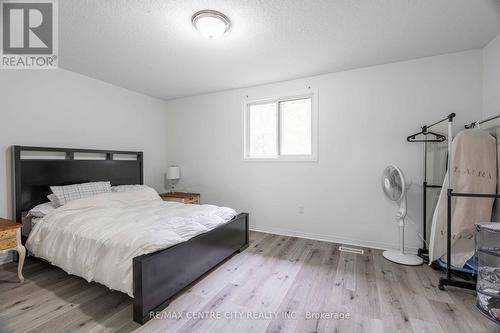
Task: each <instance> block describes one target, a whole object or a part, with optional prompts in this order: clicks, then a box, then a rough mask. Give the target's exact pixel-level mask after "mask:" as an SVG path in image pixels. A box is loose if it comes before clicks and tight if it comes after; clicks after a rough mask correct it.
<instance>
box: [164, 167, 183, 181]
mask: <svg viewBox="0 0 500 333" xmlns="http://www.w3.org/2000/svg"><path fill="white" fill-rule="evenodd" d="M179 178H181V168H179V167H178V166H176V165H174V166H169V167H168V168H167V179H179Z"/></svg>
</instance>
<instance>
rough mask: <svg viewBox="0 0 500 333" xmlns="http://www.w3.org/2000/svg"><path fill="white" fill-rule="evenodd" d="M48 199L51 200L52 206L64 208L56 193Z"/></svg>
mask: <svg viewBox="0 0 500 333" xmlns="http://www.w3.org/2000/svg"><path fill="white" fill-rule="evenodd" d="M47 199H49V201H50V202H52V204H53V205H54V206H55V207H60V206H62V205H61V203H59V200H57V197H56V195H55V194H54V193H51V194H49V195H48V196H47Z"/></svg>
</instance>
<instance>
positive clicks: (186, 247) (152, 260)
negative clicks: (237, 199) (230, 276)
mask: <svg viewBox="0 0 500 333" xmlns="http://www.w3.org/2000/svg"><path fill="white" fill-rule="evenodd" d="M247 247H248V214H247V213H241V214H239V215H237V216H236V217H235V218H233V219H232V220H231V221H229V222H228V223H226V224H224V225H222V226H219V227H217V228H215V229H213V230H211V231H209V232H206V233H204V234H201V235H198V236H196V237H193V238H191V239H190V240H188V241H186V242H183V243H180V244H177V245H174V246H172V247H170V248H168V249H165V250H161V251H158V252H155V253H151V254H145V255H142V256H139V257H135V258H134V260H133V277H134V321H136V322H138V323H140V324H144V323H146V322H147V321H148V320H150V319H152V318H154V316H155V315H156V314H157V312H158V311H161V310H163V309H164V308H166V307H167V306H168V305H169V303H170V300H171V299H172V297H173V296H175V295H176V294H177V293H179V292H180V291H181V290H183V289H184V288H186V287H187V286H189V285H190V284H191V283H192V282H194V281H195V280H196V279H198V278H199V277H201V276H202V275H203V274H205V273H207V272H208V271H209V270H211V269H212V268H214V267H215V266H217V265H218V264H220V263H221V262H222V261H224V260H225V259H226V258H228V257H230V256H231V255H233V254H234V253H235V252H241V251H242V250H244V249H246V248H247Z"/></svg>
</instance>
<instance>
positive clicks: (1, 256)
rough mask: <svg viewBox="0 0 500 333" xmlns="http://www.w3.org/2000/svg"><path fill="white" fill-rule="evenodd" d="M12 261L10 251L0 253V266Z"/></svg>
mask: <svg viewBox="0 0 500 333" xmlns="http://www.w3.org/2000/svg"><path fill="white" fill-rule="evenodd" d="M12 260H13V258H12V251H9V252H4V253H0V265H3V264H6V263H8V262H11V261H12Z"/></svg>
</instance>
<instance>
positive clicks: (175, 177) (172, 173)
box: [166, 165, 181, 193]
mask: <svg viewBox="0 0 500 333" xmlns="http://www.w3.org/2000/svg"><path fill="white" fill-rule="evenodd" d="M166 178H167V179H168V181H169V182H170V186H171V189H170V193H173V192H174V188H175V185H177V183H178V182H179V179H180V178H181V169H180V168H179V167H178V166H177V165H172V166H169V167H168V168H167V175H166Z"/></svg>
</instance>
